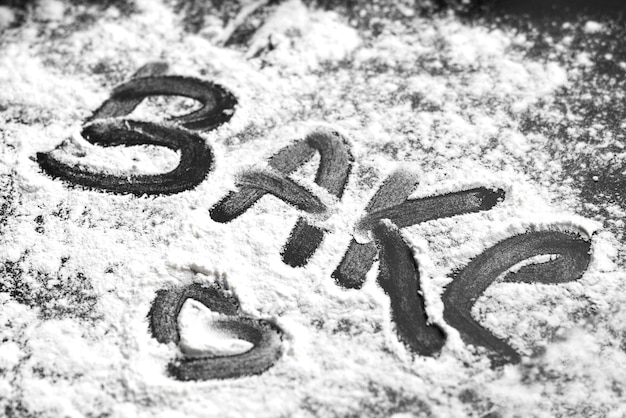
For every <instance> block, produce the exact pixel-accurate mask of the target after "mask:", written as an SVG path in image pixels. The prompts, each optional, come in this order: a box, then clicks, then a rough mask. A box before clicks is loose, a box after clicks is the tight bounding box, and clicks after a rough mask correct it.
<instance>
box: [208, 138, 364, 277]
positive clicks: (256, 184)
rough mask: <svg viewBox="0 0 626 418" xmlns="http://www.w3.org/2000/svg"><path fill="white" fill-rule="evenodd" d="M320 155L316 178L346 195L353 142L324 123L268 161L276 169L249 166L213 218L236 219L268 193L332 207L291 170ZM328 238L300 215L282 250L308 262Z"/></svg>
mask: <svg viewBox="0 0 626 418" xmlns="http://www.w3.org/2000/svg"><path fill="white" fill-rule="evenodd" d="M315 152H318V153H319V154H320V163H319V167H318V170H317V174H316V176H315V183H317V184H318V185H319V186H320V187H323V188H325V189H326V190H327V191H328V192H329V193H331V194H332V195H334V196H336V197H338V198H341V196H342V195H343V191H344V189H345V186H346V183H347V182H348V176H349V174H350V170H351V167H352V163H353V157H352V154H351V153H350V148H349V145H348V142H347V140H346V139H345V138H343V137H342V136H341V134H339V133H338V132H337V131H333V130H330V129H327V128H318V129H316V130H315V131H313V132H311V133H310V134H309V135H307V136H306V137H305V138H304V139H303V140H301V141H298V142H296V143H295V144H292V145H289V146H287V147H285V148H283V149H281V150H280V151H279V152H277V153H276V154H275V155H274V156H272V157H271V158H270V160H269V162H268V165H269V167H270V168H271V169H272V170H249V171H247V172H245V173H244V174H243V175H242V176H240V179H239V181H238V183H237V186H238V188H239V190H238V191H236V192H231V193H229V194H228V195H227V196H226V197H224V198H223V199H222V200H221V201H220V202H218V203H217V204H216V205H215V206H214V207H213V208H211V210H210V215H211V219H213V220H214V221H217V222H222V223H225V222H230V221H232V220H233V219H235V218H237V217H238V216H240V215H241V214H243V213H244V212H246V211H247V210H248V209H249V208H250V207H252V206H253V205H254V204H255V203H256V202H257V201H258V200H259V199H260V198H261V197H263V196H264V195H265V194H266V193H270V194H273V195H274V196H276V197H278V198H280V199H282V200H283V201H285V202H286V203H289V204H291V205H293V206H295V207H297V208H299V209H301V210H303V211H305V212H308V213H313V214H320V213H324V212H325V211H326V207H325V206H324V205H323V204H322V202H321V201H320V200H319V198H317V197H316V196H314V195H313V194H312V193H310V192H309V191H307V190H306V189H305V188H303V187H302V186H299V185H298V184H297V183H295V182H294V181H293V180H291V179H289V177H288V175H289V174H291V173H292V172H294V171H295V170H296V169H297V168H298V167H300V166H301V165H303V164H304V163H306V162H307V161H309V160H310V159H311V158H313V156H314V155H315ZM323 238H324V231H323V230H322V229H321V228H318V227H316V226H313V225H310V224H309V223H308V222H307V221H306V220H305V219H303V218H300V219H298V221H297V223H296V226H295V227H294V228H293V230H292V231H291V233H290V235H289V239H288V240H287V243H286V244H285V246H284V248H283V251H282V253H281V256H282V259H283V261H284V262H285V263H286V264H288V265H290V266H292V267H300V266H304V265H305V264H306V263H307V262H308V260H309V259H310V258H311V257H312V256H313V254H314V253H315V251H316V250H317V248H318V247H319V245H320V244H321V242H322V240H323Z"/></svg>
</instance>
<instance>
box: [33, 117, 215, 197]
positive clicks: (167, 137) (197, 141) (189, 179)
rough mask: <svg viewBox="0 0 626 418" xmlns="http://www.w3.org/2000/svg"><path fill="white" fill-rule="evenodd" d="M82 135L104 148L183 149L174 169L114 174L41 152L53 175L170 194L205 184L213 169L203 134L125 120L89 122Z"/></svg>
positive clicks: (123, 190) (114, 188)
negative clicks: (153, 172) (145, 172)
mask: <svg viewBox="0 0 626 418" xmlns="http://www.w3.org/2000/svg"><path fill="white" fill-rule="evenodd" d="M81 134H82V136H83V137H84V138H85V139H86V140H87V141H89V142H90V143H92V144H95V145H100V146H103V147H112V146H118V145H124V146H133V145H157V146H163V147H166V148H169V149H172V150H174V151H180V162H179V164H178V166H176V168H174V169H173V170H172V171H169V172H167V173H163V174H150V175H132V176H128V175H114V174H107V173H103V172H96V171H92V170H89V169H86V168H84V167H82V166H80V165H70V164H66V163H64V162H62V161H60V160H58V159H56V158H54V157H53V156H52V155H51V154H49V153H42V152H40V153H37V162H38V163H39V166H40V167H41V169H42V170H43V171H45V172H46V173H47V174H48V175H49V176H51V177H53V178H57V179H60V180H62V181H64V182H67V183H69V184H72V185H80V186H83V187H87V188H90V189H95V190H102V191H109V192H113V193H119V194H128V193H130V194H135V195H138V196H141V195H144V194H146V195H159V194H163V195H168V194H174V193H179V192H183V191H185V190H190V189H193V188H194V187H196V186H197V185H198V184H200V183H202V181H204V179H205V178H206V176H207V174H208V173H209V172H210V171H211V169H212V168H213V152H212V151H211V147H210V146H209V145H208V144H207V143H206V141H205V140H204V139H203V138H202V137H201V136H199V135H197V134H195V133H193V132H190V131H187V130H184V129H178V128H173V127H166V126H162V125H156V124H154V123H148V122H137V121H131V120H123V119H109V120H104V121H96V122H93V123H91V124H88V125H86V126H85V127H84V128H83V130H82V132H81Z"/></svg>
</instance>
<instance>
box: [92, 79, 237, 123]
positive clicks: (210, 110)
mask: <svg viewBox="0 0 626 418" xmlns="http://www.w3.org/2000/svg"><path fill="white" fill-rule="evenodd" d="M149 96H182V97H188V98H190V99H194V100H197V101H198V102H200V103H201V104H202V107H201V108H200V109H198V110H196V111H194V112H191V113H188V114H185V115H181V116H175V117H172V118H171V119H170V120H171V121H173V122H176V123H179V124H181V125H182V126H184V127H185V128H187V129H193V130H211V129H215V128H217V127H218V126H219V125H222V124H224V123H226V122H228V121H229V120H230V119H231V118H232V116H233V113H234V111H235V106H236V105H237V99H235V96H233V94H232V93H230V92H229V91H228V90H226V89H225V88H224V87H222V86H221V85H219V84H215V83H212V82H210V81H206V80H200V79H198V78H192V77H182V76H175V75H159V76H148V77H138V78H133V79H131V80H129V81H127V82H125V83H123V84H121V85H119V86H117V87H116V88H115V89H113V93H112V94H111V97H110V98H109V99H108V100H106V101H105V102H104V103H103V104H102V106H100V107H99V108H98V109H97V110H96V111H95V112H94V114H93V115H92V116H91V118H89V120H88V121H92V120H96V119H106V118H116V117H122V116H127V115H129V114H130V113H131V112H132V111H133V110H134V109H135V108H136V107H137V106H138V105H139V104H140V103H141V101H142V100H143V99H145V98H146V97H149Z"/></svg>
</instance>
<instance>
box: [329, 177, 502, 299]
mask: <svg viewBox="0 0 626 418" xmlns="http://www.w3.org/2000/svg"><path fill="white" fill-rule="evenodd" d="M417 184H418V180H417V174H416V173H414V172H410V171H408V170H398V171H396V172H394V173H392V174H391V175H390V176H389V177H388V178H387V179H386V180H385V181H384V182H383V184H382V185H381V186H380V188H379V189H378V191H377V192H376V193H375V194H374V196H373V197H372V199H371V201H370V203H369V204H368V205H367V207H366V208H365V212H366V214H365V216H364V217H362V218H361V220H360V221H359V222H358V224H357V227H356V230H357V232H358V233H361V234H366V233H367V231H371V230H372V229H373V228H374V227H375V226H376V225H377V224H378V222H379V221H380V220H382V219H389V220H391V222H392V223H393V224H394V225H395V226H397V227H398V228H405V227H408V226H412V225H417V224H419V223H422V222H427V221H431V220H435V219H441V218H449V217H453V216H459V215H465V214H469V213H475V212H480V211H485V210H489V209H491V208H492V207H494V206H495V205H496V204H497V203H498V202H499V201H501V200H502V199H504V191H503V190H501V189H498V190H491V189H488V188H485V187H479V188H474V189H469V190H463V191H459V192H453V193H448V194H444V195H439V196H431V197H425V198H421V199H411V200H407V199H408V197H409V195H410V194H411V193H412V192H413V191H414V190H415V188H416V187H417ZM376 254H377V250H376V244H375V243H374V242H368V243H364V244H361V243H358V242H357V241H356V240H355V239H354V238H353V239H352V240H351V241H350V244H349V246H348V250H347V251H346V253H345V255H344V256H343V259H342V260H341V262H340V263H339V265H338V266H337V268H336V269H335V271H334V272H333V273H332V277H333V278H334V279H335V282H336V283H337V284H338V285H339V286H341V287H343V288H346V289H360V288H361V287H362V286H363V283H365V277H366V275H367V273H368V272H369V271H370V270H371V268H372V265H373V264H374V261H375V258H376Z"/></svg>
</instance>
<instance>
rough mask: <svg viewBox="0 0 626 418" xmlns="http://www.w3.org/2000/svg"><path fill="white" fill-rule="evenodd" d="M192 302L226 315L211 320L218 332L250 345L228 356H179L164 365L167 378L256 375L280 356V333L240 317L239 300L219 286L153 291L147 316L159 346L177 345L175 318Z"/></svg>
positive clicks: (273, 327)
mask: <svg viewBox="0 0 626 418" xmlns="http://www.w3.org/2000/svg"><path fill="white" fill-rule="evenodd" d="M189 298H192V299H195V300H197V301H198V302H200V303H202V304H203V305H205V306H206V307H207V308H209V309H210V310H211V311H213V312H217V313H220V314H223V315H225V316H226V318H225V319H221V320H218V321H215V322H214V324H213V326H214V327H215V328H216V330H218V331H225V332H227V333H228V334H230V335H233V336H234V337H235V338H238V339H242V340H245V341H248V342H250V343H252V345H253V348H252V349H250V350H249V351H246V352H244V353H241V354H237V355H231V356H216V355H213V356H206V357H193V358H185V357H181V358H179V359H177V360H174V361H172V362H171V363H170V364H169V365H168V369H167V370H168V373H169V374H170V376H172V377H173V378H175V379H177V380H181V381H190V380H210V379H228V378H238V377H243V376H251V375H257V374H261V373H263V372H265V371H266V370H267V369H269V368H270V367H272V366H273V365H274V364H275V363H276V362H277V361H278V359H279V358H280V357H281V355H282V338H283V332H282V330H281V329H280V328H279V327H278V326H277V325H275V324H272V323H271V322H269V321H266V320H263V319H255V318H249V317H246V316H244V315H243V313H242V312H241V307H240V304H239V300H238V299H237V298H236V297H235V296H234V295H232V294H230V293H228V292H226V291H224V290H223V289H222V288H221V287H219V286H211V287H205V286H203V285H202V284H197V283H196V284H191V285H187V286H182V287H176V288H172V289H163V290H159V291H158V292H157V296H156V298H155V299H154V302H153V303H152V307H151V309H150V312H149V313H148V320H149V327H150V332H151V334H152V336H153V337H154V338H155V339H156V340H157V341H158V342H160V343H163V344H169V343H174V344H179V343H180V332H179V329H178V322H177V321H178V316H179V314H180V311H181V309H182V307H183V304H184V303H185V301H186V300H187V299H189Z"/></svg>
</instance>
